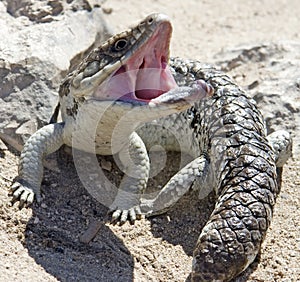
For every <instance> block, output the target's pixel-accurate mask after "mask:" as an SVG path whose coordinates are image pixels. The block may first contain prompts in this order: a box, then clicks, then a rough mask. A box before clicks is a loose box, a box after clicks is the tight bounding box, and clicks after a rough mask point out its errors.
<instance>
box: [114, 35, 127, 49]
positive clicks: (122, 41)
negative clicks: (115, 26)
mask: <svg viewBox="0 0 300 282" xmlns="http://www.w3.org/2000/svg"><path fill="white" fill-rule="evenodd" d="M126 46H127V40H126V39H123V38H122V39H119V40H118V41H117V42H116V43H115V49H116V50H117V51H121V50H122V49H124V48H125V47H126Z"/></svg>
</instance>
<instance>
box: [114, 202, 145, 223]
mask: <svg viewBox="0 0 300 282" xmlns="http://www.w3.org/2000/svg"><path fill="white" fill-rule="evenodd" d="M109 210H110V213H111V214H112V217H111V221H112V223H117V222H119V223H120V225H122V224H124V223H125V222H126V221H127V220H128V221H130V223H134V222H135V221H136V220H137V219H141V216H142V212H141V209H140V206H134V207H131V208H128V209H126V208H124V209H120V208H119V207H116V206H115V205H111V206H110V208H109Z"/></svg>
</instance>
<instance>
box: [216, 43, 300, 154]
mask: <svg viewBox="0 0 300 282" xmlns="http://www.w3.org/2000/svg"><path fill="white" fill-rule="evenodd" d="M214 59H215V62H216V64H218V65H220V66H221V68H222V69H223V70H224V71H227V72H229V74H230V75H232V76H234V77H237V78H238V77H240V76H244V77H246V78H243V79H245V80H244V81H248V82H250V83H249V84H248V85H244V88H248V91H249V93H250V95H251V96H252V97H253V98H254V99H255V100H256V102H257V104H258V107H259V109H260V110H261V111H262V113H263V116H264V118H265V120H266V124H267V128H268V131H269V133H271V132H273V131H275V130H279V129H286V130H288V131H289V132H291V134H292V136H293V139H294V140H293V143H294V146H293V153H294V154H298V153H299V152H300V140H299V138H298V137H297V134H296V132H299V130H300V100H299V97H300V44H299V43H297V42H278V43H276V44H274V43H269V44H258V45H254V46H240V47H238V48H235V49H233V50H227V51H223V52H221V53H219V54H217V55H216V56H215V58H214ZM258 77H260V80H259V81H258ZM243 79H242V81H243ZM240 84H241V83H240Z"/></svg>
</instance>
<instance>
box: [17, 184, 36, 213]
mask: <svg viewBox="0 0 300 282" xmlns="http://www.w3.org/2000/svg"><path fill="white" fill-rule="evenodd" d="M29 186H30V185H26V184H25V183H22V182H18V181H17V182H15V183H14V184H13V185H12V187H11V195H12V199H11V204H12V205H13V204H14V203H16V202H18V201H19V209H22V208H24V207H28V206H29V205H31V204H32V203H33V201H34V198H36V200H37V202H40V201H41V196H40V194H39V193H34V189H32V188H30V187H29Z"/></svg>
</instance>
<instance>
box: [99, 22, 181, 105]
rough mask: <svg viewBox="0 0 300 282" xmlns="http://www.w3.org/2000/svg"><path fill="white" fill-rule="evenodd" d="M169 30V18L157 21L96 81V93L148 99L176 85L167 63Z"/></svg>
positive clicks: (112, 97) (112, 96)
mask: <svg viewBox="0 0 300 282" xmlns="http://www.w3.org/2000/svg"><path fill="white" fill-rule="evenodd" d="M171 33H172V27H171V24H170V23H169V22H162V23H160V24H159V25H158V26H157V28H156V30H155V31H154V32H153V34H152V35H151V37H150V38H148V39H147V40H146V41H145V42H143V44H142V45H141V46H140V47H139V48H138V49H137V50H135V51H134V52H133V54H131V55H130V56H129V57H128V59H126V60H125V62H122V66H121V67H120V68H119V69H118V70H117V71H116V72H114V73H113V75H112V76H111V77H110V78H109V79H108V80H107V81H106V82H105V83H104V84H101V85H100V89H98V91H97V94H98V93H99V94H98V95H100V96H102V98H104V99H114V100H119V101H127V102H129V101H143V102H146V103H148V102H150V101H151V100H152V99H155V98H157V97H159V96H161V95H162V94H163V93H165V92H168V91H169V90H171V89H173V88H176V87H177V84H176V82H175V80H174V78H173V75H172V73H171V71H170V69H169V67H168V59H169V45H170V38H171ZM100 93H101V94H100ZM98 95H97V96H98ZM99 98H101V97H99Z"/></svg>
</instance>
